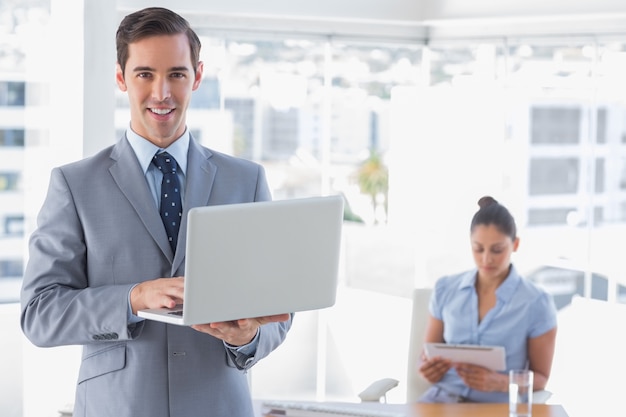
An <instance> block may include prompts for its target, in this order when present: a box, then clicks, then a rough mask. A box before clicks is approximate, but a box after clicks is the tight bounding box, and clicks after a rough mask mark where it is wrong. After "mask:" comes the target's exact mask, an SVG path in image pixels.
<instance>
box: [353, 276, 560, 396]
mask: <svg viewBox="0 0 626 417" xmlns="http://www.w3.org/2000/svg"><path fill="white" fill-rule="evenodd" d="M431 293H432V289H431V288H415V289H414V290H413V307H412V316H411V329H410V341H409V354H408V366H407V377H406V381H407V384H406V402H407V403H413V402H417V400H418V399H419V397H421V395H422V394H423V393H424V392H426V390H427V389H428V388H429V387H430V383H429V382H428V381H426V380H425V379H424V378H422V377H421V376H420V374H419V372H418V370H417V365H418V363H419V360H420V355H421V353H422V347H423V345H424V334H425V333H426V324H427V323H428V315H429V312H428V303H429V300H430V295H431ZM398 384H399V381H398V380H396V379H393V378H383V379H380V380H378V381H374V382H373V383H372V384H370V385H369V386H368V387H367V388H366V389H365V390H363V391H362V392H361V393H359V398H361V401H374V402H380V401H381V399H382V400H384V399H386V394H387V392H388V391H389V390H391V389H393V388H395V387H396V386H397V385H398ZM551 396H552V393H551V392H550V391H547V390H541V391H535V392H534V393H533V403H535V404H544V403H545V402H546V401H547V400H548V399H549V398H550V397H551Z"/></svg>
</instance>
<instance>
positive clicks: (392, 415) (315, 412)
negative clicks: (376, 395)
mask: <svg viewBox="0 0 626 417" xmlns="http://www.w3.org/2000/svg"><path fill="white" fill-rule="evenodd" d="M261 411H262V415H263V416H267V417H325V416H328V417H341V416H343V417H407V415H406V413H403V412H397V411H393V410H388V409H386V410H384V409H381V408H376V407H373V406H363V404H348V403H344V404H336V403H335V404H333V403H322V402H302V401H264V402H263V404H262V410H261Z"/></svg>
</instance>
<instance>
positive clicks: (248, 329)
mask: <svg viewBox="0 0 626 417" xmlns="http://www.w3.org/2000/svg"><path fill="white" fill-rule="evenodd" d="M290 317H291V315H290V314H288V313H287V314H277V315H274V316H266V317H256V318H252V319H239V320H233V321H223V322H219V323H208V324H196V325H193V326H191V327H192V328H193V329H195V330H197V331H199V332H202V333H207V334H210V335H211V336H214V337H217V338H218V339H221V340H223V341H224V342H226V343H228V344H229V345H232V346H243V345H247V344H248V343H250V342H251V341H252V339H254V337H255V336H256V333H257V330H258V329H259V327H261V326H262V325H264V324H267V323H272V322H279V321H287V320H289V318H290Z"/></svg>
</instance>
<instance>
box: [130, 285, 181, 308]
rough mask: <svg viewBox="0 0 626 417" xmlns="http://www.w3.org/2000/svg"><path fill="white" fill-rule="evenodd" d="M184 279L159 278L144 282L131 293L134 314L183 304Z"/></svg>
mask: <svg viewBox="0 0 626 417" xmlns="http://www.w3.org/2000/svg"><path fill="white" fill-rule="evenodd" d="M183 296H184V278H183V277H176V278H158V279H154V280H151V281H144V282H142V283H140V284H138V285H137V286H135V288H133V290H132V291H131V292H130V305H131V307H132V309H133V314H137V311H138V310H144V309H146V308H163V307H165V308H174V307H175V306H176V304H181V303H182V302H183Z"/></svg>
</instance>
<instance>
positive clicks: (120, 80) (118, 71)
mask: <svg viewBox="0 0 626 417" xmlns="http://www.w3.org/2000/svg"><path fill="white" fill-rule="evenodd" d="M115 82H116V83H117V86H118V87H119V89H120V90H122V91H126V89H127V87H126V80H124V72H123V71H122V67H121V65H120V64H119V63H118V64H116V65H115Z"/></svg>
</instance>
